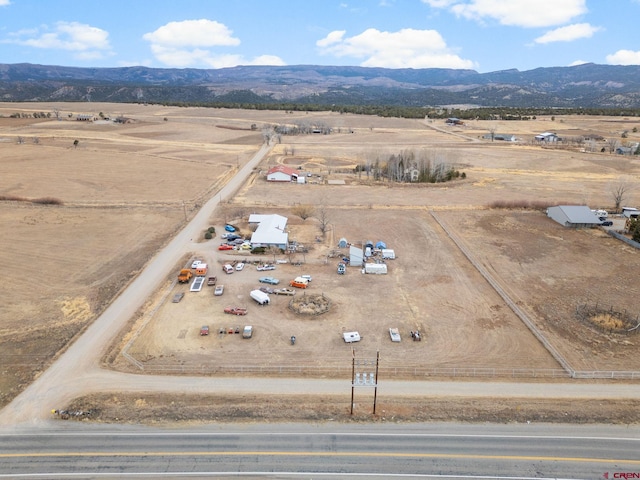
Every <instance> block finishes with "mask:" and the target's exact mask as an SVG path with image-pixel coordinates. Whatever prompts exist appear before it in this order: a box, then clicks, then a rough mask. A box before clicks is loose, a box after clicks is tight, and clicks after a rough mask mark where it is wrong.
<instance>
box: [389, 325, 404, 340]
mask: <svg viewBox="0 0 640 480" xmlns="http://www.w3.org/2000/svg"><path fill="white" fill-rule="evenodd" d="M389 336H390V337H391V341H392V342H399V341H400V340H402V339H401V338H400V331H399V330H398V329H397V328H390V329H389Z"/></svg>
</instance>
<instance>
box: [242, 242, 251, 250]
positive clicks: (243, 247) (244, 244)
mask: <svg viewBox="0 0 640 480" xmlns="http://www.w3.org/2000/svg"><path fill="white" fill-rule="evenodd" d="M240 250H251V244H250V243H243V244H242V245H240Z"/></svg>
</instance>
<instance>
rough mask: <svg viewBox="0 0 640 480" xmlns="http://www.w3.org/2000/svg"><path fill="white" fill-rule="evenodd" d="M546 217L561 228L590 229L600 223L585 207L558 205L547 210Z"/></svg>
mask: <svg viewBox="0 0 640 480" xmlns="http://www.w3.org/2000/svg"><path fill="white" fill-rule="evenodd" d="M547 217H549V218H550V219H552V220H554V221H556V222H558V223H559V224H560V225H562V226H563V227H569V228H591V227H596V226H598V225H600V224H601V223H602V222H601V221H600V219H599V218H598V217H596V215H595V213H593V212H592V211H591V209H590V208H589V207H587V206H586V205H558V206H557V207H549V208H547Z"/></svg>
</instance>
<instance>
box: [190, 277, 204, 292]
mask: <svg viewBox="0 0 640 480" xmlns="http://www.w3.org/2000/svg"><path fill="white" fill-rule="evenodd" d="M204 280H205V278H204V277H196V278H195V280H194V281H193V283H192V284H191V288H190V289H189V290H191V291H192V292H199V291H200V290H202V285H204Z"/></svg>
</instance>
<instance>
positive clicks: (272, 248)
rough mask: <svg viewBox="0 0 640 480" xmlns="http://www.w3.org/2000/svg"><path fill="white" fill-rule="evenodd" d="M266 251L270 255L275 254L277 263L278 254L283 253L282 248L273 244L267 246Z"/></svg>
mask: <svg viewBox="0 0 640 480" xmlns="http://www.w3.org/2000/svg"><path fill="white" fill-rule="evenodd" d="M266 253H267V254H269V255H273V263H276V255H280V254H281V253H282V250H280V248H279V247H276V246H275V245H271V246H270V247H269V248H267V251H266Z"/></svg>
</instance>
